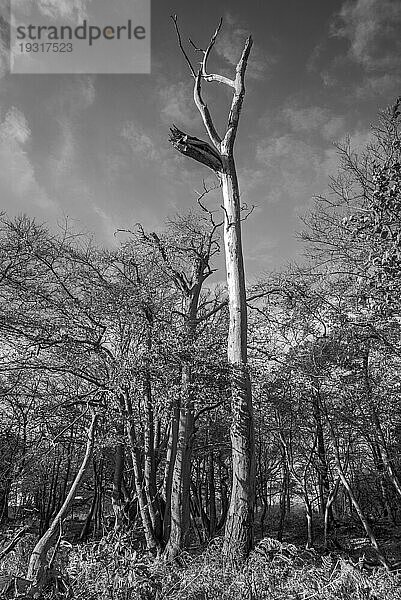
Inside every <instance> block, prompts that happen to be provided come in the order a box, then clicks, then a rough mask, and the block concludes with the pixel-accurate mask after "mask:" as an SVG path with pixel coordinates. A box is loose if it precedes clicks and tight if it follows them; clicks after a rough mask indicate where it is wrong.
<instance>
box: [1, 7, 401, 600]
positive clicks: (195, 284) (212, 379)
mask: <svg viewBox="0 0 401 600" xmlns="http://www.w3.org/2000/svg"><path fill="white" fill-rule="evenodd" d="M173 20H174V24H175V27H176V33H177V42H178V47H179V49H180V50H181V52H182V55H183V59H184V60H185V61H186V62H187V65H188V68H189V71H190V75H191V76H192V79H193V84H194V100H195V104H196V106H197V108H198V110H199V113H200V118H201V119H202V121H203V123H204V126H205V130H206V133H207V138H208V141H202V140H199V139H197V138H194V137H191V136H190V135H188V134H186V133H184V132H182V131H180V130H179V129H177V128H176V127H173V128H172V130H171V138H170V141H171V143H172V146H173V147H172V149H171V152H175V151H178V152H180V153H181V154H183V155H185V156H188V157H189V158H192V159H193V160H196V161H198V162H201V163H202V164H204V165H205V166H206V167H208V168H209V169H211V170H212V171H213V172H214V173H215V175H216V177H215V180H216V184H215V186H211V187H207V186H206V185H205V186H204V190H203V192H202V193H201V194H199V196H198V197H197V198H193V200H192V206H191V208H190V210H189V211H188V212H186V213H183V214H178V215H174V216H171V217H169V218H168V219H167V221H166V224H165V227H164V228H161V229H160V230H158V231H157V232H153V231H146V230H145V229H144V228H143V227H142V226H140V225H135V224H133V225H132V228H131V229H129V230H126V231H124V232H120V233H121V235H119V236H117V237H116V239H117V240H118V245H116V247H115V248H113V249H110V248H106V247H102V246H101V245H99V244H98V243H97V242H96V240H94V239H93V238H92V237H90V236H88V235H87V234H82V233H79V232H76V231H74V230H73V229H71V228H70V226H69V224H68V223H66V224H65V226H59V227H58V229H54V228H50V227H48V226H46V225H44V224H41V223H38V222H36V221H35V220H34V219H32V218H30V217H29V216H27V215H22V216H19V217H17V218H11V217H8V216H7V215H6V214H3V215H2V216H1V220H0V335H1V337H0V340H1V346H0V405H1V415H0V596H1V597H2V598H82V599H85V600H90V599H97V598H100V599H103V598H104V599H106V598H107V599H115V600H120V599H121V600H123V599H135V600H156V599H157V600H161V599H164V598H165V599H177V600H178V599H183V600H184V599H188V600H195V599H196V600H201V599H217V598H225V599H229V598H238V599H244V600H245V599H247V600H259V599H277V600H279V599H282V600H284V599H290V600H297V599H298V600H306V599H307V598H308V599H309V598H315V599H317V600H319V599H321V600H334V599H337V598H340V599H344V600H345V599H353V598H355V599H356V600H362V599H364V600H368V599H371V600H375V599H376V600H379V599H380V600H381V599H383V600H384V599H386V600H395V599H400V598H401V576H400V569H401V552H400V549H401V548H400V544H401V416H400V408H399V397H400V393H401V382H400V377H399V373H400V369H401V343H400V334H401V303H400V302H401V137H400V133H401V132H400V124H401V98H399V99H398V100H395V101H394V102H393V103H392V104H391V106H390V107H389V108H387V109H384V110H382V111H381V112H380V113H379V114H378V115H377V119H376V123H375V125H374V126H373V127H372V135H373V141H372V143H370V144H369V146H367V147H366V148H365V150H364V151H363V152H361V153H359V154H358V155H357V154H356V153H355V152H354V151H353V149H352V140H346V141H345V142H344V143H343V144H340V145H338V171H337V173H335V174H333V177H332V178H331V180H330V182H329V185H328V191H327V194H326V195H325V196H319V197H317V198H316V199H315V202H314V206H313V208H312V209H311V210H310V211H309V213H308V214H306V215H305V216H304V218H303V220H302V222H300V227H299V229H300V232H301V233H300V234H299V238H300V240H299V241H300V255H301V254H302V256H301V259H300V261H299V263H298V264H294V265H292V266H291V267H288V268H286V269H283V270H281V271H280V272H273V273H265V274H264V275H263V276H260V277H259V278H258V280H256V281H254V282H253V283H252V284H251V285H246V283H245V274H244V260H243V255H242V242H241V227H246V225H247V218H249V219H251V218H252V215H250V214H249V211H247V209H246V207H244V206H242V205H241V201H240V193H239V186H238V179H237V174H236V169H235V158H234V142H235V138H236V133H237V128H238V125H239V121H240V116H241V111H242V109H243V110H244V111H246V103H245V104H244V105H243V101H244V98H245V74H246V67H247V64H248V59H249V61H251V60H252V54H251V49H252V39H251V38H248V40H247V41H246V42H245V45H244V49H243V53H242V56H241V58H240V61H239V63H238V65H237V68H236V71H235V73H234V78H233V79H232V80H230V79H228V78H227V77H226V76H223V75H217V74H210V73H209V72H208V70H207V61H208V58H209V55H210V53H211V52H212V50H213V45H214V42H215V40H216V37H217V36H218V34H219V30H220V26H219V27H218V28H217V30H216V32H215V34H214V36H213V37H212V39H211V41H210V43H209V46H208V47H207V48H206V50H201V49H199V48H196V49H195V51H196V52H197V56H198V55H199V53H200V52H201V53H202V55H201V56H202V61H201V63H200V67H199V68H198V67H196V68H195V67H194V66H193V65H194V63H193V61H191V59H190V56H189V53H188V50H187V49H186V48H185V46H184V44H183V42H182V37H181V32H180V30H179V27H178V22H177V19H176V18H175V17H174V19H173ZM192 50H194V49H192ZM196 64H197V63H196ZM212 81H213V82H215V83H217V84H218V85H217V89H220V86H228V87H229V88H231V90H232V104H231V109H230V112H229V116H228V121H227V129H226V132H225V133H224V135H222V136H220V135H219V133H218V132H217V129H216V128H215V126H214V123H213V119H212V116H211V113H210V112H209V108H208V106H207V104H206V103H205V102H204V100H203V87H204V86H207V84H208V83H209V82H212ZM390 102H391V99H390ZM212 190H213V191H214V192H216V190H217V191H219V192H220V190H221V196H222V203H223V206H222V208H218V209H214V208H212V207H211V204H210V203H209V195H210V192H211V191H212ZM224 258H225V265H226V272H225V273H224V269H222V268H221V260H224ZM221 271H223V273H221ZM225 278H226V283H216V281H223V280H225Z"/></svg>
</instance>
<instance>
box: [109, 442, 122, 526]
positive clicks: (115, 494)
mask: <svg viewBox="0 0 401 600" xmlns="http://www.w3.org/2000/svg"><path fill="white" fill-rule="evenodd" d="M114 461H115V462H114V477H113V490H112V494H111V504H112V506H113V512H114V531H119V530H121V529H122V527H123V525H124V519H125V512H124V504H125V503H124V495H123V492H122V481H123V472H124V444H123V443H122V442H119V443H118V444H117V445H116V449H115V454H114Z"/></svg>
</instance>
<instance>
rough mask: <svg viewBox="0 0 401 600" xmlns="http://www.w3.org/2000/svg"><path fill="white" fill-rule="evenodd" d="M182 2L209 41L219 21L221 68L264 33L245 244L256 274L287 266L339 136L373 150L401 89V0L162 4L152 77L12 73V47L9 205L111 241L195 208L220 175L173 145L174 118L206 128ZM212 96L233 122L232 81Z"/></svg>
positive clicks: (0, 181) (248, 116)
mask: <svg viewBox="0 0 401 600" xmlns="http://www.w3.org/2000/svg"><path fill="white" fill-rule="evenodd" d="M49 2H50V0H49ZM83 2H84V0H73V1H72V0H69V1H68V2H67V0H57V1H56V0H53V4H54V5H55V6H56V8H57V9H58V10H67V9H68V8H69V7H71V6H72V5H74V7H75V10H77V9H78V8H79V6H78V5H79V4H80V3H81V4H82V3H83ZM51 3H52V2H50V4H51ZM172 13H176V14H177V15H178V16H179V18H180V22H181V27H182V30H183V31H185V32H186V33H187V35H188V36H190V37H191V38H193V39H194V40H195V41H197V42H198V43H199V45H203V44H205V43H206V42H207V41H208V38H209V37H210V34H211V33H212V32H213V30H214V28H215V26H216V24H217V22H218V19H219V17H220V16H221V15H222V16H223V17H224V29H223V32H222V35H221V37H220V40H219V42H218V44H217V46H216V52H215V54H214V55H213V56H212V58H211V62H212V64H213V65H214V70H219V69H220V70H221V71H222V72H229V70H230V69H231V68H232V67H233V64H234V63H235V61H236V59H237V58H238V54H239V53H240V51H241V49H242V44H243V41H244V38H245V36H246V35H247V33H248V32H250V33H252V35H253V37H254V39H255V46H254V50H253V53H252V55H251V59H250V65H249V72H248V78H247V96H246V100H245V104H244V110H243V117H242V122H241V128H240V134H239V137H238V142H237V163H238V171H239V178H240V185H241V190H242V197H243V200H244V201H246V202H247V203H248V204H255V205H256V210H255V211H254V213H253V215H252V216H251V217H250V218H249V220H248V221H247V222H246V223H245V224H244V230H245V232H244V234H245V235H244V238H245V256H246V261H247V271H248V274H249V275H250V276H252V275H257V273H258V272H261V271H263V270H268V269H275V268H278V267H279V266H280V265H282V264H283V263H284V262H286V261H287V260H290V259H292V258H295V257H296V256H297V253H299V252H300V246H299V244H298V242H297V241H296V240H295V237H294V232H295V231H296V230H297V229H300V223H299V221H298V215H299V214H302V213H303V212H304V211H305V210H306V209H307V207H308V206H309V205H310V201H311V197H312V195H313V194H319V193H325V191H326V190H327V182H328V177H329V175H330V173H335V171H336V164H337V158H336V152H335V149H334V147H333V141H335V140H341V139H343V138H344V136H345V135H346V134H350V135H351V138H352V140H353V144H354V146H355V147H361V146H363V144H364V143H366V141H368V139H369V124H370V123H371V122H372V121H374V119H375V115H376V112H377V110H378V109H379V108H381V107H384V106H385V105H386V104H389V103H391V102H392V101H393V99H394V98H395V97H396V96H397V95H400V93H401V66H400V56H401V35H400V33H401V2H399V1H398V0H352V1H345V2H344V1H342V0H330V1H327V0H326V1H322V0H305V1H303V2H300V1H299V0H251V1H250V2H247V3H244V2H240V1H238V0H234V1H233V0H220V1H216V0H214V1H213V2H211V1H210V0H202V2H195V1H194V0H185V1H184V0H179V1H176V2H171V1H169V0H163V1H162V0H153V3H152V74H151V75H93V76H91V75H88V76H85V75H82V76H75V75H10V74H7V68H6V57H5V56H4V53H3V64H2V66H1V74H2V78H1V80H0V162H1V169H0V198H1V200H0V207H1V210H5V211H7V212H8V213H9V214H11V215H14V214H17V213H19V212H26V213H27V214H29V215H31V216H35V217H37V218H38V220H40V221H47V222H48V223H49V224H50V225H54V224H55V223H56V222H57V220H59V219H62V218H63V216H65V215H68V216H69V217H70V218H71V219H72V220H73V221H75V224H76V227H77V228H78V229H83V228H84V229H87V230H89V231H93V232H94V233H95V235H96V238H97V239H98V240H99V241H100V242H101V243H105V244H113V243H115V240H114V237H113V233H114V231H115V230H116V229H118V228H126V227H128V226H130V225H134V224H135V223H136V222H138V221H140V222H141V223H142V224H143V225H144V226H145V227H147V228H154V227H158V226H160V225H161V224H162V222H163V220H164V219H165V218H166V217H167V216H168V215H171V214H173V213H174V212H175V211H181V210H184V209H186V208H189V207H191V206H195V203H196V200H195V199H196V193H195V190H197V189H201V187H202V179H203V178H206V179H207V181H209V182H212V181H213V176H212V175H211V173H210V172H208V171H207V170H206V169H203V168H202V167H200V166H198V165H197V164H196V163H194V162H192V161H190V160H189V159H187V160H185V159H184V158H183V157H181V156H180V155H178V154H177V153H176V152H175V151H174V150H173V149H172V147H171V146H170V145H169V143H168V134H169V127H170V125H171V124H172V123H174V124H176V125H177V126H178V127H180V128H182V129H184V130H185V131H187V132H188V133H191V134H194V135H197V136H199V137H205V134H204V132H203V129H202V125H201V121H200V118H199V116H198V114H197V112H196V110H195V109H194V107H193V105H192V101H191V92H192V90H191V78H190V76H189V73H188V70H187V67H186V64H185V62H184V60H183V58H182V56H181V55H180V53H179V51H178V49H177V45H176V39H175V35H174V30H173V27H172V23H171V21H170V19H169V15H170V14H172ZM205 89H206V87H205ZM207 95H208V100H209V104H210V107H211V108H212V109H213V111H214V114H215V118H216V122H217V124H220V125H221V128H223V127H224V122H225V118H226V111H227V106H228V101H229V97H228V93H227V90H225V89H221V88H220V87H219V86H218V85H215V84H210V86H209V87H208V89H207ZM211 202H212V203H213V202H214V203H215V205H218V199H217V198H214V199H211Z"/></svg>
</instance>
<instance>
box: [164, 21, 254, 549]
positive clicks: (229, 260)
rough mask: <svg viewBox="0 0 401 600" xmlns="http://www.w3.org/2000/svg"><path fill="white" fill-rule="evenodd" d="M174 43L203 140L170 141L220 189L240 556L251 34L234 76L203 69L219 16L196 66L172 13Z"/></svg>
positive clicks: (245, 527)
mask: <svg viewBox="0 0 401 600" xmlns="http://www.w3.org/2000/svg"><path fill="white" fill-rule="evenodd" d="M173 21H174V24H175V28H176V32H177V37H178V43H179V46H180V49H181V51H182V53H183V55H184V57H185V60H186V62H187V64H188V66H189V68H190V71H191V74H192V76H193V78H194V102H195V104H196V106H197V108H198V110H199V113H200V115H201V117H202V120H203V123H204V126H205V128H206V131H207V134H208V137H209V140H210V142H211V144H210V143H208V142H205V141H202V140H199V139H197V138H195V137H192V136H190V135H187V134H185V133H183V132H182V131H180V130H179V129H178V128H177V127H173V128H172V129H171V137H170V141H171V143H172V144H173V146H174V148H176V149H177V150H178V151H179V152H181V154H184V155H185V156H189V157H190V158H193V159H194V160H196V161H197V162H200V163H201V164H203V165H205V166H207V167H209V168H210V169H212V171H213V172H214V173H215V174H216V175H217V177H218V179H219V181H220V185H221V189H222V194H223V210H224V215H225V221H224V246H225V258H226V272H227V288H228V306H229V316H230V322H229V333H228V343H227V354H228V362H229V365H230V369H231V388H232V396H231V397H232V400H231V410H232V423H231V447H232V489H231V500H230V506H229V511H228V517H227V522H226V530H225V544H224V551H225V554H226V555H227V556H232V557H233V556H235V557H236V558H237V559H243V558H245V557H246V556H247V554H248V553H249V550H250V549H251V546H252V529H253V502H254V479H255V477H254V425H253V413H252V393H251V383H250V377H249V372H248V365H247V306H246V295H245V273H244V261H243V253H242V241H241V202H240V192H239V185H238V179H237V173H236V167H235V161H234V143H235V138H236V135H237V130H238V124H239V120H240V115H241V109H242V104H243V100H244V95H245V72H246V68H247V64H248V58H249V54H250V51H251V47H252V38H251V37H248V39H247V40H246V42H245V45H244V49H243V52H242V55H241V58H240V60H239V62H238V64H237V66H236V71H235V77H234V79H229V78H228V77H225V76H223V75H219V74H211V73H208V72H207V62H208V59H209V55H210V52H211V50H212V49H213V46H214V44H215V42H216V39H217V36H218V34H219V32H220V29H221V25H222V21H221V20H220V23H219V26H218V27H217V29H216V31H215V33H214V35H213V36H212V38H211V41H210V43H209V45H208V47H207V48H206V50H202V49H201V48H198V47H197V46H195V44H193V42H191V44H192V46H193V47H194V49H195V51H196V52H197V53H199V54H200V56H201V57H202V60H201V62H200V66H199V68H198V69H197V70H196V69H195V68H194V66H193V64H192V62H191V60H190V58H189V56H188V54H187V52H186V50H185V49H184V47H183V44H182V40H181V34H180V31H179V28H178V25H177V17H176V16H174V17H173ZM204 81H206V82H212V81H214V82H217V83H220V84H222V85H226V86H228V87H230V88H232V90H233V96H232V102H231V108H230V112H229V116H228V124H227V129H226V132H225V134H224V136H223V137H221V136H220V135H219V133H218V132H217V129H216V127H215V125H214V123H213V119H212V116H211V113H210V111H209V109H208V106H207V104H206V103H205V102H204V100H203V97H202V83H203V82H204Z"/></svg>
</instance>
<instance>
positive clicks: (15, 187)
mask: <svg viewBox="0 0 401 600" xmlns="http://www.w3.org/2000/svg"><path fill="white" fill-rule="evenodd" d="M30 138H31V130H30V128H29V126H28V123H27V120H26V118H25V115H24V114H23V113H22V112H21V111H20V110H18V109H17V108H15V107H12V108H10V109H9V110H8V111H7V113H6V115H5V117H4V119H2V120H1V123H0V163H1V172H0V190H1V195H2V198H3V200H5V201H8V202H12V201H13V199H14V201H16V202H17V204H18V203H19V202H21V201H24V202H25V203H27V202H28V203H30V204H33V205H35V206H37V207H39V208H41V209H48V208H50V207H55V203H54V202H53V201H52V200H50V199H49V197H48V196H47V194H46V192H45V190H44V189H43V188H42V186H41V185H40V184H39V183H38V181H37V179H36V173H35V169H34V166H33V164H32V162H31V161H30V159H29V155H28V152H27V145H28V143H29V141H30Z"/></svg>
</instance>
